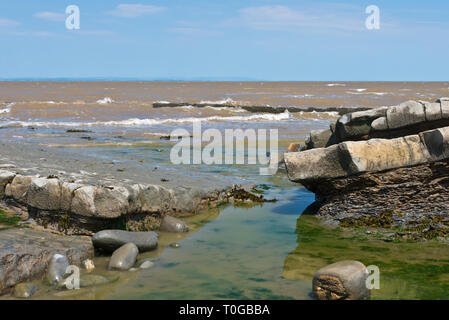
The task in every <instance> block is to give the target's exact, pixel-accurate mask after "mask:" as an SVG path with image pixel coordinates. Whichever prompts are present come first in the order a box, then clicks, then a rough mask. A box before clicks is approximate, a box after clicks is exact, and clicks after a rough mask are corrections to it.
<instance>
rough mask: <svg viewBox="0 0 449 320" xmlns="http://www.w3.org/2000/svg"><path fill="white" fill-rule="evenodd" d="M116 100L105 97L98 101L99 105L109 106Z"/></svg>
mask: <svg viewBox="0 0 449 320" xmlns="http://www.w3.org/2000/svg"><path fill="white" fill-rule="evenodd" d="M113 102H114V100H113V99H111V98H109V97H105V98H103V99H100V100H97V103H98V104H109V103H113Z"/></svg>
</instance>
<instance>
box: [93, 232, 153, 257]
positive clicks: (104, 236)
mask: <svg viewBox="0 0 449 320" xmlns="http://www.w3.org/2000/svg"><path fill="white" fill-rule="evenodd" d="M128 242H132V243H134V244H135V245H136V246H137V248H139V251H140V252H145V251H150V250H154V249H156V248H157V245H158V236H157V233H156V232H153V231H148V232H130V231H123V230H103V231H100V232H97V233H96V234H95V235H94V236H93V237H92V243H93V245H94V247H95V248H99V249H102V250H105V251H108V252H112V251H114V250H116V249H117V248H119V247H121V246H123V245H124V244H126V243H128Z"/></svg>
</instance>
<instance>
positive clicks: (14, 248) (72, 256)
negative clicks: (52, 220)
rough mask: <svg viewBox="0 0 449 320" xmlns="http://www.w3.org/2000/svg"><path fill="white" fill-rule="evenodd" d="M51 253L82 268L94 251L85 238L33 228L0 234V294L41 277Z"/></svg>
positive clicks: (11, 230)
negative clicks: (84, 261) (61, 255)
mask: <svg viewBox="0 0 449 320" xmlns="http://www.w3.org/2000/svg"><path fill="white" fill-rule="evenodd" d="M54 254H64V255H66V256H67V257H68V259H69V262H70V264H73V265H78V266H79V265H81V262H82V261H83V260H85V259H87V258H92V257H93V255H94V250H93V246H92V242H91V240H90V239H89V238H87V237H82V236H77V237H75V236H63V235H57V234H52V233H49V232H41V231H36V230H32V229H28V228H27V229H25V228H14V229H8V230H2V231H0V293H5V292H7V291H8V290H11V289H12V288H13V287H14V286H15V285H16V284H18V283H21V282H24V281H28V280H31V279H36V278H42V277H43V276H44V275H45V274H46V271H47V269H48V266H49V264H50V260H51V258H52V257H53V255H54Z"/></svg>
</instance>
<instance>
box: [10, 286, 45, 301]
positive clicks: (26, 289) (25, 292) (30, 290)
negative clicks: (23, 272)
mask: <svg viewBox="0 0 449 320" xmlns="http://www.w3.org/2000/svg"><path fill="white" fill-rule="evenodd" d="M38 290H39V288H38V287H37V286H35V285H34V284H31V283H19V284H17V285H16V286H15V287H14V297H16V298H30V297H31V296H32V295H33V294H35V293H36V292H37V291H38Z"/></svg>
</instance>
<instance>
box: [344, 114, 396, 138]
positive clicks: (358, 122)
mask: <svg viewBox="0 0 449 320" xmlns="http://www.w3.org/2000/svg"><path fill="white" fill-rule="evenodd" d="M387 109H388V108H387V107H382V108H376V109H372V110H366V111H357V112H352V113H348V114H345V115H343V116H341V117H340V118H339V119H338V120H337V123H336V132H337V136H338V138H339V139H340V141H346V140H351V139H358V138H361V137H364V136H368V135H369V134H370V132H371V123H372V122H373V121H374V120H376V119H378V118H380V117H385V115H386V112H387Z"/></svg>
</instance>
